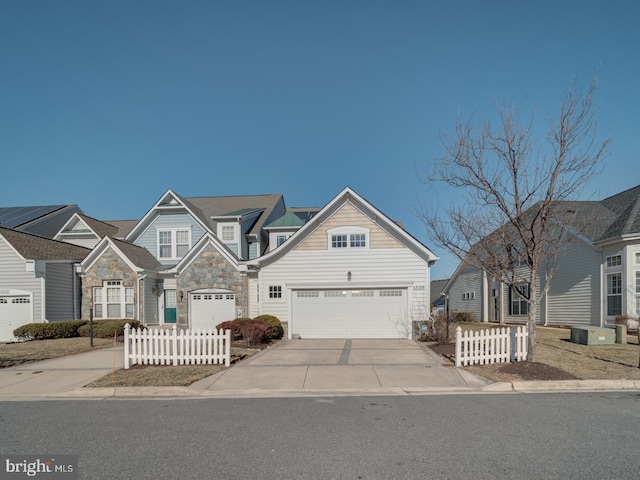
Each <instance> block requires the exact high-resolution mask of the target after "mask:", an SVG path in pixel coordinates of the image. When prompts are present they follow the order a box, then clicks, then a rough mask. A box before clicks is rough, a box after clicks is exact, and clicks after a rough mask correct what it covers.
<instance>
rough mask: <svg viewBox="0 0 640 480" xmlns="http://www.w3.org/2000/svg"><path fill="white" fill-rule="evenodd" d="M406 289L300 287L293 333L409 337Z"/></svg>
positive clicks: (310, 335)
mask: <svg viewBox="0 0 640 480" xmlns="http://www.w3.org/2000/svg"><path fill="white" fill-rule="evenodd" d="M407 298H408V294H407V290H406V289H402V288H401V289H365V290H297V291H294V292H293V300H292V306H293V318H292V330H291V331H292V333H293V334H294V335H300V337H301V338H408V337H410V336H411V331H410V325H409V321H408V318H407Z"/></svg>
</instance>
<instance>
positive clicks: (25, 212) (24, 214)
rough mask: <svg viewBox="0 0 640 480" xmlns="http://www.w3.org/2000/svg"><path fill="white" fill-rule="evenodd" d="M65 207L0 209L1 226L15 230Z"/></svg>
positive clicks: (44, 206) (47, 206)
mask: <svg viewBox="0 0 640 480" xmlns="http://www.w3.org/2000/svg"><path fill="white" fill-rule="evenodd" d="M63 207H64V205H43V206H38V207H0V225H2V226H3V227H7V228H15V227H17V226H19V225H22V224H24V223H27V222H30V221H31V220H35V219H36V218H40V217H42V216H43V215H47V214H49V213H51V212H55V211H56V210H59V209H60V208H63Z"/></svg>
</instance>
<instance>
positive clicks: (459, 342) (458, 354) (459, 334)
mask: <svg viewBox="0 0 640 480" xmlns="http://www.w3.org/2000/svg"><path fill="white" fill-rule="evenodd" d="M461 356H462V328H461V327H460V326H459V325H458V326H457V327H456V367H459V366H461V365H462V359H461V358H460V357H461Z"/></svg>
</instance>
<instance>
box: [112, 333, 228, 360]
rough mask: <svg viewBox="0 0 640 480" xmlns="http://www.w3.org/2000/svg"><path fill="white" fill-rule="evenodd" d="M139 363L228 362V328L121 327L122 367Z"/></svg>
mask: <svg viewBox="0 0 640 480" xmlns="http://www.w3.org/2000/svg"><path fill="white" fill-rule="evenodd" d="M136 363H139V364H143V365H201V364H222V363H224V364H225V365H226V366H227V367H228V366H229V365H231V330H229V329H227V330H222V329H220V330H215V329H214V330H195V331H189V330H178V328H177V327H176V326H175V325H174V326H173V328H172V329H171V330H148V329H144V330H143V329H140V328H138V329H132V328H131V326H130V325H129V324H128V323H127V324H126V325H125V327H124V368H125V369H127V368H129V367H130V366H131V365H135V364H136Z"/></svg>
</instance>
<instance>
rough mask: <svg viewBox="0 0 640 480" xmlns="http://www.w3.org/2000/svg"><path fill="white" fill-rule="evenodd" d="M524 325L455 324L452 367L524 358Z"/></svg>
mask: <svg viewBox="0 0 640 480" xmlns="http://www.w3.org/2000/svg"><path fill="white" fill-rule="evenodd" d="M528 336H529V335H528V332H527V327H526V326H521V327H510V328H507V327H503V328H492V329H486V330H479V331H474V330H466V331H464V332H462V328H461V327H457V328H456V367H460V366H467V365H485V364H488V363H510V362H513V361H515V362H518V361H522V360H526V358H527V341H528Z"/></svg>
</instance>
